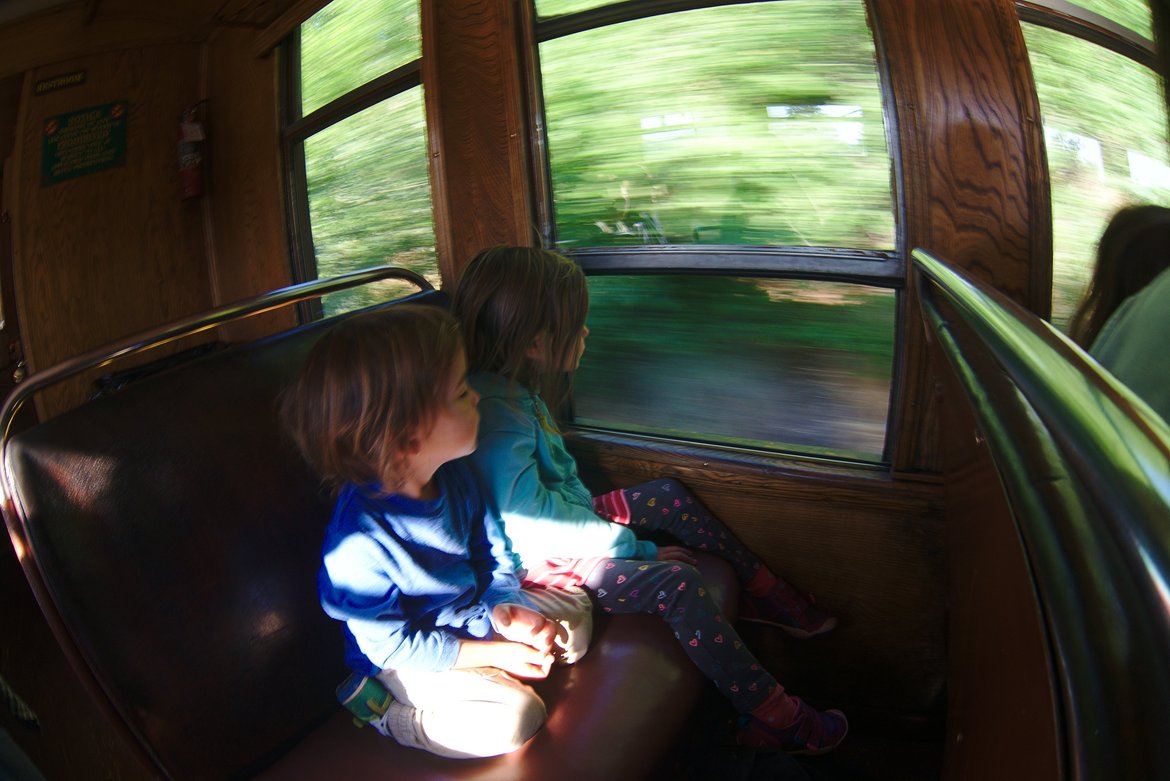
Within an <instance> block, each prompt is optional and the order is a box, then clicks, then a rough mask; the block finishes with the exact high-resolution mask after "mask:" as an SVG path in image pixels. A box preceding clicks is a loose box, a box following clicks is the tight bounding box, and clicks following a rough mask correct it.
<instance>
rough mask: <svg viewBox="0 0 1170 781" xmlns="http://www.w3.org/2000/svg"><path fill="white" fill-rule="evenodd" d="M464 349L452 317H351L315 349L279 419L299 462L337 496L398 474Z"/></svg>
mask: <svg viewBox="0 0 1170 781" xmlns="http://www.w3.org/2000/svg"><path fill="white" fill-rule="evenodd" d="M462 350H463V342H462V339H461V338H460V335H459V325H458V323H457V322H456V320H455V318H454V317H453V316H452V315H451V314H450V313H448V312H446V311H445V310H443V309H440V308H438V307H435V306H427V305H425V304H397V305H395V306H392V307H388V308H386V309H382V310H377V311H374V312H367V313H363V314H359V315H354V316H352V317H348V318H346V319H344V320H342V321H341V322H340V323H338V324H337V325H335V326H334V327H332V328H330V329H329V330H328V331H327V332H326V333H325V334H324V335H323V336H322V337H321V338H320V339H319V340H318V341H317V343H316V344H315V345H314V346H313V349H312V350H311V351H310V353H309V356H308V358H307V359H306V361H305V364H304V367H303V368H302V369H301V372H300V375H299V376H298V377H297V379H296V380H295V382H293V384H292V385H290V386H289V387H288V388H286V389H285V391H284V392H283V394H282V396H281V401H280V414H281V419H282V421H283V422H284V425H285V428H286V429H287V430H288V432H289V433H290V434H291V436H292V438H293V441H295V442H296V445H297V447H298V448H299V449H300V451H301V453H302V455H304V457H305V459H306V460H307V461H308V462H309V464H310V465H311V466H312V467H313V468H314V469H315V470H316V471H317V473H318V474H319V475H320V476H321V478H322V480H324V481H325V483H326V484H328V485H329V486H331V487H332V488H334V489H337V488H339V487H340V486H341V485H342V484H344V483H347V482H352V483H358V484H368V483H380V484H381V485H382V488H383V489H384V490H386V491H388V492H392V491H394V490H396V489H397V488H398V487H399V486H400V485H401V481H402V479H403V478H404V477H405V474H404V472H405V469H406V466H407V464H408V460H409V459H408V455H409V452H408V446H409V443H410V440H411V438H412V437H414V436H416V435H418V434H419V433H420V432H421V433H422V434H423V435H425V434H426V432H427V431H429V429H430V426H431V425H432V424H433V422H434V419H435V414H436V413H437V412H438V409H439V405H440V403H441V401H442V399H443V397H444V394H446V392H447V389H448V386H449V383H450V380H451V371H452V370H453V369H454V367H455V366H456V363H457V361H458V359H459V357H460V355H461V354H462Z"/></svg>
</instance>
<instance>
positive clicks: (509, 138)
mask: <svg viewBox="0 0 1170 781" xmlns="http://www.w3.org/2000/svg"><path fill="white" fill-rule="evenodd" d="M421 21H422V29H423V90H424V92H425V95H426V105H427V125H428V132H429V141H430V152H431V182H432V188H433V193H434V203H435V233H436V242H437V247H436V249H437V251H438V255H439V267H440V269H441V270H442V272H443V279H444V280H445V281H447V282H448V283H449V282H450V281H451V280H453V279H454V278H455V276H456V274H457V271H458V270H459V269H461V268H462V267H463V264H465V263H466V262H467V261H468V260H470V259H471V257H472V256H473V255H474V254H475V253H476V252H478V251H479V250H480V249H483V248H484V247H489V246H493V245H496V244H520V245H531V244H532V243H533V241H534V237H535V233H534V230H533V223H532V204H531V196H530V186H529V181H528V174H527V170H528V163H527V156H526V154H527V153H526V148H527V147H526V141H525V136H526V130H525V128H526V123H525V120H524V108H523V106H524V103H523V99H522V96H523V92H522V88H521V85H522V84H523V79H522V78H521V74H520V64H519V58H518V56H517V49H516V47H517V40H518V36H517V31H516V23H517V19H516V9H515V3H513V2H510V0H466V1H465V2H459V3H438V2H435V3H430V2H428V3H423V4H422V20H421Z"/></svg>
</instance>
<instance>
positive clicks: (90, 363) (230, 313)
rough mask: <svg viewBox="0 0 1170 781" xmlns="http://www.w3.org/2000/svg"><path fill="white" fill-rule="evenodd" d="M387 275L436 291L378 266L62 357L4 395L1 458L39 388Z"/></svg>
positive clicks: (406, 273)
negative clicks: (16, 421)
mask: <svg viewBox="0 0 1170 781" xmlns="http://www.w3.org/2000/svg"><path fill="white" fill-rule="evenodd" d="M383 279H401V280H404V281H406V282H409V283H411V284H413V285H415V286H416V287H418V289H419V292H420V293H421V292H427V291H430V290H434V289H435V288H434V286H433V285H432V284H431V283H430V282H428V281H427V279H426V278H425V277H423V276H422V275H420V274H416V273H415V272H413V271H411V270H409V269H404V268H397V267H395V266H375V267H373V268H368V269H362V270H360V271H353V272H350V273H348V274H341V275H339V276H336V277H330V278H328V279H314V280H310V281H308V282H301V283H299V284H296V285H289V286H288V287H282V288H279V289H277V290H273V291H270V292H268V293H263V294H261V295H258V296H254V297H252V298H246V299H243V300H240V301H236V302H234V303H230V304H224V305H223V306H220V307H216V308H215V309H209V310H207V311H205V312H200V313H198V314H194V315H191V316H188V317H184V318H180V319H178V320H174V321H172V322H170V323H166V324H164V325H160V326H155V327H154V328H150V329H148V330H146V331H142V332H140V333H138V334H135V335H134V336H130V337H128V338H126V339H122V340H120V341H118V342H114V343H112V344H107V345H104V346H102V347H97V348H95V349H93V350H90V351H89V352H86V353H83V354H81V355H78V356H76V357H74V358H70V359H69V360H66V361H62V362H61V363H58V364H56V365H54V366H51V367H49V368H48V369H45V370H44V371H39V372H37V373H36V374H33V375H32V376H30V377H28V378H26V379H25V380H24V381H23V382H21V383H20V384H19V385H17V386H16V387H15V388H13V390H12V391H11V392H10V393H9V394H8V396H7V398H5V399H4V404H3V407H0V458H2V457H3V452H4V448H5V447H6V446H7V444H8V438H9V434H10V432H11V428H12V422H13V420H14V419H15V417H16V414H17V412H19V411H20V407H21V406H22V405H23V404H24V402H25V401H27V400H28V398H29V397H30V396H31V395H32V394H34V393H36V392H37V391H39V390H41V389H42V388H45V387H47V386H49V385H52V384H54V383H57V382H60V381H61V380H63V379H65V378H66V377H70V376H72V375H74V374H77V373H78V372H81V371H84V370H86V369H91V368H101V367H102V366H108V365H109V364H110V363H112V362H114V361H115V360H117V359H119V358H124V357H126V356H128V355H135V354H138V353H141V352H145V351H146V350H151V349H154V348H155V347H161V346H162V345H164V344H168V343H170V342H173V341H175V340H176V339H180V338H183V337H187V336H192V335H194V334H197V333H202V332H203V331H206V330H208V329H211V328H214V327H215V326H217V325H220V324H222V323H226V322H229V321H231V320H241V319H244V318H246V317H252V316H254V315H259V314H263V313H265V312H270V311H272V310H274V309H279V308H280V307H283V306H288V305H289V304H295V303H297V302H300V301H305V300H307V299H310V298H316V297H318V296H323V295H326V294H328V293H335V292H337V291H339V290H346V289H348V288H351V287H358V286H360V285H365V284H369V283H370V282H378V281H380V280H383Z"/></svg>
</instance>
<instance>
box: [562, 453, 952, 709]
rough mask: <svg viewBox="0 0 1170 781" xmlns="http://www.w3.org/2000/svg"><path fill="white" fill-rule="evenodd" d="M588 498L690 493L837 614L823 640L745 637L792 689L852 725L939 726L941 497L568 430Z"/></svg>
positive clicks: (878, 476)
mask: <svg viewBox="0 0 1170 781" xmlns="http://www.w3.org/2000/svg"><path fill="white" fill-rule="evenodd" d="M568 440H569V442H570V443H571V447H572V449H573V452H574V454H575V455H576V456H577V457H578V459H579V460H580V464H581V468H582V475H583V478H584V480H585V482H586V484H587V485H588V486H589V488H590V490H591V491H593V492H594V493H601V492H603V491H605V490H609V489H611V488H615V487H619V486H620V487H625V486H630V485H635V484H637V483H639V482H643V481H645V480H650V479H653V478H656V477H661V476H663V475H674V476H676V477H678V478H680V479H682V480H683V481H684V482H686V484H687V485H688V486H689V487H690V488H691V489H692V490H693V491H694V492H695V493H696V494H697V495H698V496H699V497H700V498H701V499H702V500H703V501H704V503H706V504H707V505H708V507H709V508H710V509H711V510H712V511H713V512H715V513H716V514H717V515H718V516H719V517H720V518H722V519H723V521H724V522H725V523H726V524H727V525H728V526H729V527H730V528H731V529H732V530H734V531H735V533H736V534H737V535H738V536H739V537H740V538H741V539H742V540H743V542H744V543H745V544H746V545H747V546H748V548H749V549H751V550H753V551H755V552H756V553H757V554H758V555H759V556H760V557H761V558H762V559H763V560H764V562H765V563H766V564H768V566H769V567H771V568H772V569H773V570H774V571H775V572H777V573H778V574H781V575H783V576H784V577H785V578H787V579H789V580H790V581H791V582H792V583H794V584H796V585H797V586H798V587H799V588H801V589H804V590H806V591H810V592H812V593H814V594H815V595H816V597H817V600H818V603H819V604H821V605H823V606H824V607H825V608H826V609H827V610H828V611H829V612H832V613H834V614H836V615H838V616H840V618H841V625H840V627H839V628H838V629H837V630H836V631H835V632H834V633H833V634H832V635H830V636H828V637H825V638H816V639H814V640H811V641H808V642H799V641H795V640H793V639H792V638H789V637H787V636H786V635H783V634H782V633H779V632H775V631H759V632H755V631H752V630H751V628H750V627H747V628H745V629H744V631H743V634H744V638H745V640H747V641H748V642H749V645H750V647H751V648H752V650H753V651H754V652H755V654H756V655H757V656H758V657H759V658H760V659H761V661H763V662H764V664H765V666H766V667H767V668H768V669H769V670H770V671H771V672H773V674H775V675H776V676H777V678H779V680H780V681H781V683H783V684H784V685H785V686H787V687H789V688H791V689H792V691H793V692H795V693H797V694H800V695H802V696H807V697H809V698H810V699H812V700H813V701H815V702H816V703H818V704H820V705H822V706H830V705H831V706H839V707H842V708H844V709H845V710H846V712H848V713H850V715H851V716H853V715H855V714H856V715H859V716H860V717H861V718H862V719H865V718H867V717H868V718H869V720H870V722H871V723H873V721H874V720H876V719H881V720H882V721H889V720H891V719H896V720H900V721H901V722H902V723H903V724H905V725H908V726H913V725H918V726H920V727H921V728H922V729H923V730H924V731H925V732H929V731H931V730H932V729H935V730H937V729H938V725H939V722H941V715H942V709H943V697H944V688H945V686H944V685H945V679H946V645H945V637H946V606H945V602H944V600H943V592H944V583H945V578H946V573H945V571H944V555H943V545H944V528H945V527H944V524H943V522H942V517H941V502H942V495H941V488H940V487H938V486H934V485H930V484H927V483H904V482H903V483H898V482H895V481H891V480H890V479H889V478H888V477H885V476H884V475H882V473H881V472H880V470H869V469H864V468H849V467H840V468H836V467H829V466H825V467H824V468H820V467H815V468H814V467H812V466H811V465H809V464H807V463H804V464H801V463H800V462H798V461H793V462H792V463H791V464H788V463H782V462H778V461H777V460H775V459H761V460H760V461H759V463H751V462H749V461H746V460H744V459H742V458H736V457H732V456H729V457H727V458H726V459H724V460H716V459H715V458H714V457H713V454H712V453H711V452H710V451H708V452H706V453H705V454H704V453H700V452H699V451H695V452H693V453H692V452H687V451H688V449H686V448H677V449H674V451H673V452H671V450H670V449H667V448H663V447H661V446H653V447H643V446H637V445H635V444H633V443H632V442H630V441H623V440H622V439H620V438H617V437H608V436H603V435H597V434H582V433H575V434H570V435H569V437H568Z"/></svg>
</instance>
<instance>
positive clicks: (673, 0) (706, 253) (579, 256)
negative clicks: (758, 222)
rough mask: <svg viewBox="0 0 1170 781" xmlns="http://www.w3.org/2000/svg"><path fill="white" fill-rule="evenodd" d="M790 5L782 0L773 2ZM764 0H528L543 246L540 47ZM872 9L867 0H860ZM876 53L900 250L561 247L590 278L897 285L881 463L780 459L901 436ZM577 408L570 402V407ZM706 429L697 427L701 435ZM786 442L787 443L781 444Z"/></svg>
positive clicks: (891, 143) (883, 84)
mask: <svg viewBox="0 0 1170 781" xmlns="http://www.w3.org/2000/svg"><path fill="white" fill-rule="evenodd" d="M775 1H776V2H783V0H775ZM756 2H760V0H624V2H617V3H611V4H608V5H603V6H600V7H597V8H591V9H588V10H585V11H579V12H575V13H569V14H563V15H558V16H553V17H545V18H541V17H539V16H538V15H537V12H536V0H525V2H523V3H522V4H521V6H522V9H523V13H522V19H521V24H522V29H523V34H524V35H525V36H526V39H525V41H524V44H525V45H524V47H523V48H524V49H525V51H526V53H527V55H528V58H529V59H528V60H527V61H526V63H525V68H526V73H527V78H528V89H527V95H528V97H529V106H528V112H529V116H530V117H531V122H532V128H533V132H532V133H531V135H530V139H531V141H530V143H531V150H530V153H529V154H530V156H531V160H532V162H533V164H532V165H531V170H532V171H533V177H532V178H533V182H532V188H533V193H534V196H535V197H534V203H535V206H536V212H537V215H536V217H537V230H538V232H539V235H540V237H541V240H542V242H543V245H544V246H546V247H556V246H557V244H556V206H555V203H554V201H553V191H552V169H551V163H550V159H549V154H548V143H547V124H546V118H545V113H544V94H543V89H542V79H541V70H540V54H539V49H540V44H541V43H544V42H547V41H550V40H554V39H556V38H560V37H564V36H567V35H572V34H574V33H579V32H584V31H586V30H591V29H597V28H600V27H606V26H610V25H615V24H622V23H625V22H631V21H637V20H640V19H646V18H650V17H653V16H661V15H664V14H671V13H677V12H683V11H692V10H698V9H705V8H716V7H723V6H732V5H746V4H749V3H756ZM858 2H860V3H862V5H863V6H865V7H866V13H867V15H868V13H869V9H868V3H867V0H858ZM873 46H874V52H875V62H874V68H875V75H876V77H877V81H878V91H879V95H880V99H881V103H882V124H883V128H884V132H885V137H886V148H887V151H888V154H889V159H890V181H891V186H890V203H891V211H892V217H893V221H894V248H893V249H889V250H877V249H862V248H855V247H823V246H817V247H808V246H802V245H775V246H770V245H767V246H765V245H723V244H655V245H633V246H627V247H576V248H571V249H564V250H561V251H562V252H563V253H564V254H565V255H566V256H567V257H569V258H571V259H572V260H574V261H575V262H577V263H578V264H579V265H580V266H581V268H582V270H584V272H585V274H586V276H593V275H634V274H699V275H703V274H706V275H712V276H725V277H731V276H734V277H756V278H761V279H769V278H770V279H796V280H811V281H825V282H844V283H853V284H859V285H867V286H871V287H876V288H883V289H888V290H891V291H893V293H894V296H895V299H894V313H895V314H894V331H893V334H891V338H892V340H893V360H892V362H891V367H890V394H889V399H888V401H887V405H886V415H885V435H884V437H883V445H882V450H881V452H880V453H877V454H875V455H876V459H875V460H872V461H871V460H867V459H864V460H863V459H854V458H851V457H849V456H846V455H841V454H837V453H836V451H833V452H831V453H830V452H827V451H824V450H822V449H820V448H817V447H816V446H814V445H808V446H805V445H800V446H796V445H793V446H791V447H784V448H777V449H776V450H769V451H767V453H768V454H769V455H771V456H773V457H780V458H789V457H797V458H801V459H804V458H808V459H812V460H817V461H821V460H826V459H827V460H830V461H835V462H841V463H850V464H856V465H858V466H860V467H873V466H878V467H882V468H888V467H890V466H891V460H892V454H893V452H894V434H895V433H896V428H895V424H896V420H895V418H896V415H897V410H896V403H895V400H896V399H897V398H898V393H899V378H900V375H901V372H900V370H899V366H900V365H901V363H902V362H903V361H904V360H905V356H904V354H903V350H904V345H905V340H904V339H903V338H901V336H900V334H902V332H903V331H904V329H905V323H904V311H905V307H904V306H903V305H902V301H901V299H902V296H903V294H904V291H905V288H906V261H905V258H906V254H907V253H906V251H905V247H904V241H905V231H904V230H903V228H902V226H903V224H904V216H905V207H904V201H903V196H902V188H901V187H900V186H899V183H900V182H901V181H902V170H901V161H900V158H899V154H898V149H899V147H898V144H897V138H898V129H897V122H896V118H895V115H894V112H893V111H892V109H891V106H892V105H893V104H892V95H891V94H890V86H889V79H888V75H887V74H886V72H885V58H884V57H883V56H882V53H881V42H880V40H879V39H878V36H877V35H876V34H874V35H873ZM569 412H570V415H571V412H572V411H571V406H570V408H569ZM574 427H575V428H578V429H581V430H590V431H599V432H603V433H606V434H620V435H621V436H623V437H625V436H630V437H636V438H638V439H640V440H647V439H653V440H654V441H657V442H662V443H667V442H677V441H678V440H677V439H676V438H674V437H671V436H668V435H666V434H662V435H660V436H659V435H649V434H646V433H642V432H631V431H626V430H624V429H620V428H615V429H608V428H606V429H596V428H594V427H588V426H581V425H578V424H574ZM696 433H699V432H696ZM686 444H687V445H689V446H694V447H701V448H718V449H721V450H729V451H735V452H743V453H746V452H757V453H760V454H762V453H763V452H764V451H757V450H754V449H744V448H739V447H734V446H730V445H725V444H717V443H709V442H705V441H702V440H700V439H697V438H696V439H694V440H687V441H686ZM778 444H783V443H778Z"/></svg>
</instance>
